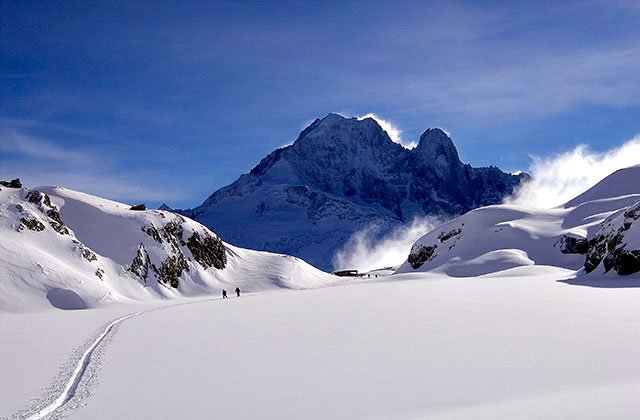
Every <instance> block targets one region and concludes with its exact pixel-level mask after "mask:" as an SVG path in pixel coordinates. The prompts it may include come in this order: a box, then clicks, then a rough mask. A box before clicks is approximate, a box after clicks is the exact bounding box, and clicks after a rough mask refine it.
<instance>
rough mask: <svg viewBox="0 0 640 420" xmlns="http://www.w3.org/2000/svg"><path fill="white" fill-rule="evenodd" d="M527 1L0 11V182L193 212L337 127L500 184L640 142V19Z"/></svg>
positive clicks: (596, 6) (634, 10)
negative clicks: (298, 141) (446, 155)
mask: <svg viewBox="0 0 640 420" xmlns="http://www.w3.org/2000/svg"><path fill="white" fill-rule="evenodd" d="M530 3H531V4H529V2H513V3H511V2H481V4H480V2H423V1H418V2H397V1H391V2H376V1H367V2H364V1H362V2H357V1H356V2H321V1H315V2H284V1H277V2H249V1H245V2H222V1H216V2H93V1H91V2H54V1H51V2H28V1H19V2H11V1H3V2H1V3H0V98H1V101H0V179H9V178H13V177H18V176H19V177H20V178H22V179H23V181H24V182H25V183H26V184H27V185H29V186H35V185H41V184H58V185H65V186H67V187H70V188H74V189H79V190H82V191H86V192H89V193H92V194H96V195H100V196H105V197H108V198H113V199H117V200H120V201H125V202H146V203H147V204H148V205H151V206H156V205H158V204H160V203H161V202H167V203H168V204H170V205H171V206H173V207H177V208H180V207H193V206H195V205H198V204H200V203H201V202H202V201H203V200H204V199H205V198H206V197H207V196H208V195H209V194H210V193H211V192H213V191H214V190H216V189H218V188H220V187H222V186H224V185H227V184H229V183H230V182H232V181H234V180H235V179H236V178H237V177H238V176H239V175H240V174H241V173H244V172H247V171H248V170H250V169H251V168H252V167H253V166H254V165H255V164H257V163H258V162H259V160H260V159H261V158H262V157H264V156H265V155H266V154H268V153H269V152H271V151H272V150H274V149H275V148H277V147H280V146H282V145H284V144H287V143H289V142H291V141H292V140H294V139H295V138H296V137H297V135H298V133H299V131H300V130H301V129H302V128H304V126H305V125H307V124H308V123H309V122H311V121H312V120H313V119H315V118H316V117H322V116H324V115H326V114H327V113H329V112H339V113H341V114H343V115H345V116H361V115H365V114H368V113H374V114H375V115H377V116H379V117H380V118H382V119H384V120H386V121H389V122H390V123H392V124H393V125H394V126H395V127H397V128H398V129H399V130H401V132H402V134H401V136H402V138H403V140H404V141H406V142H410V141H412V140H415V139H417V138H418V137H419V136H420V134H421V133H422V132H423V131H424V130H425V129H426V128H428V127H442V128H444V129H445V130H447V131H448V132H450V133H451V135H452V137H453V139H454V142H455V143H456V145H457V146H458V149H459V152H460V155H461V158H462V159H463V160H464V161H466V162H469V163H471V164H472V165H474V166H486V165H491V164H493V165H497V166H499V167H501V168H502V169H504V170H508V171H514V170H518V169H524V170H527V168H528V167H529V165H530V164H531V157H532V156H547V155H552V154H557V153H562V152H566V151H568V150H571V149H573V148H575V147H576V146H577V145H578V144H587V145H588V146H589V147H590V148H591V149H592V150H593V151H605V150H609V149H614V148H617V147H620V146H621V145H622V144H623V143H624V142H625V141H627V140H629V139H631V138H633V137H634V136H636V135H638V134H639V133H640V118H639V117H640V43H638V40H639V39H640V25H638V24H637V22H639V21H640V3H638V2H624V1H620V2H614V1H606V2H595V1H588V0H587V1H579V2H543V1H540V2H530ZM638 163H640V157H639V161H638Z"/></svg>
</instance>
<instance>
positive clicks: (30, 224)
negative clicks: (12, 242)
mask: <svg viewBox="0 0 640 420" xmlns="http://www.w3.org/2000/svg"><path fill="white" fill-rule="evenodd" d="M23 226H24V227H26V228H27V229H29V230H32V231H34V232H42V231H43V230H44V225H43V224H42V222H40V221H39V220H38V219H27V218H25V217H23V218H21V219H20V226H19V227H18V230H22V229H23Z"/></svg>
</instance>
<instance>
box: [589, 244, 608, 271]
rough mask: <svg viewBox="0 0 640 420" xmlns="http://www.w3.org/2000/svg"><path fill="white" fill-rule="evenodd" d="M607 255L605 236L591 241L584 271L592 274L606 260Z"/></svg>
mask: <svg viewBox="0 0 640 420" xmlns="http://www.w3.org/2000/svg"><path fill="white" fill-rule="evenodd" d="M606 253H607V242H606V238H605V237H604V236H603V235H597V236H595V237H593V238H591V239H590V240H589V251H588V252H587V257H586V259H585V261H584V269H585V270H586V272H587V273H590V272H592V271H593V270H595V269H596V267H597V266H598V265H600V263H601V262H602V260H603V259H604V256H605V254H606Z"/></svg>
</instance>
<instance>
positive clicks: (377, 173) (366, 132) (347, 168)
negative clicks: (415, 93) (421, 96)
mask: <svg viewBox="0 0 640 420" xmlns="http://www.w3.org/2000/svg"><path fill="white" fill-rule="evenodd" d="M527 178H528V176H527V175H526V174H523V175H518V176H515V175H510V174H506V173H503V172H502V171H500V170H499V169H498V168H495V167H489V168H472V167H471V166H470V165H465V164H463V163H462V162H461V161H460V159H459V157H458V152H457V150H456V148H455V146H454V144H453V141H452V140H451V139H450V138H449V136H447V134H446V133H444V132H443V131H442V130H440V129H429V130H427V131H425V133H424V134H423V135H422V136H421V138H420V143H419V144H418V146H417V147H416V148H415V149H413V150H409V149H406V148H404V147H403V146H401V145H399V144H397V143H394V142H393V141H392V140H391V139H390V138H389V136H388V135H387V133H386V132H385V131H384V130H383V129H382V128H381V127H380V126H379V125H378V123H377V122H376V121H375V120H373V119H370V118H367V119H364V120H357V119H355V118H351V119H346V118H343V117H341V116H339V115H335V114H329V115H328V116H327V117H325V118H324V119H317V120H316V121H314V122H313V123H312V124H311V125H310V126H309V127H308V128H306V129H305V130H304V131H302V132H301V133H300V136H299V137H298V139H297V140H296V141H295V142H294V143H293V144H292V145H291V146H287V147H284V148H281V149H278V150H276V151H274V152H273V153H271V154H270V155H269V156H267V157H265V158H264V159H263V160H262V161H261V162H260V163H259V164H258V165H257V166H256V167H255V168H253V169H252V170H251V172H250V173H249V174H245V175H242V176H241V177H240V178H239V179H238V180H237V181H236V182H234V183H233V184H231V185H229V186H227V187H224V188H222V189H220V190H218V191H216V192H215V193H213V194H212V195H211V196H210V197H209V198H208V199H207V200H206V201H205V202H204V203H203V204H202V205H201V206H199V207H197V208H195V209H193V210H186V211H183V213H184V214H186V215H188V216H189V217H192V218H195V219H196V220H198V221H199V222H201V223H203V224H205V225H206V226H208V227H209V228H211V229H213V230H215V231H216V232H217V233H218V234H219V235H221V237H222V238H223V239H225V240H226V241H228V242H231V243H235V244H236V245H240V246H244V247H249V248H253V249H259V250H267V251H273V252H283V253H288V254H292V255H296V256H299V257H301V258H303V259H305V260H307V261H309V262H311V263H312V264H314V265H316V266H318V267H320V268H324V269H327V270H328V269H330V268H331V257H332V256H333V255H334V254H335V252H336V251H337V250H338V249H339V248H340V247H342V246H343V245H344V243H345V242H346V240H347V239H348V238H349V237H350V236H351V235H352V234H353V233H355V232H356V231H358V230H360V229H362V228H364V227H367V226H370V225H372V224H375V225H378V226H380V227H381V229H380V232H381V234H384V233H385V231H388V230H390V229H393V228H394V227H397V226H399V225H402V224H404V223H407V222H409V221H411V220H412V219H413V218H415V217H420V216H425V215H440V216H445V217H447V216H455V215H459V214H461V213H464V212H467V211H469V210H471V209H473V208H476V207H479V206H483V205H489V204H496V203H499V202H501V201H502V199H503V197H504V196H505V195H508V194H510V193H511V192H513V189H514V188H515V187H516V186H517V185H519V184H520V182H521V181H523V180H524V179H527ZM335 268H345V267H335Z"/></svg>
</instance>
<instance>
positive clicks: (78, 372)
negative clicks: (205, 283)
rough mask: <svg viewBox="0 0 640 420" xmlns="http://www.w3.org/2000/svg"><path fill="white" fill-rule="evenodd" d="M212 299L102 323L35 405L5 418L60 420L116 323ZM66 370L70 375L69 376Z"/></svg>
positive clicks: (199, 301) (112, 333) (151, 310)
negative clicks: (93, 336) (58, 419)
mask: <svg viewBox="0 0 640 420" xmlns="http://www.w3.org/2000/svg"><path fill="white" fill-rule="evenodd" d="M216 299H218V298H210V299H204V300H197V301H193V302H182V303H177V304H174V305H168V306H164V307H160V308H153V309H149V310H146V311H139V312H133V313H130V314H127V315H123V316H121V317H119V318H117V319H115V320H113V321H110V322H109V323H108V324H106V326H104V327H102V328H101V329H99V330H98V333H97V338H95V339H94V340H91V341H90V342H89V344H87V345H85V346H82V347H81V348H80V349H77V350H76V351H74V352H73V353H72V354H71V356H70V360H69V361H68V362H67V363H66V364H65V365H63V366H62V367H61V368H60V374H59V376H58V377H57V378H54V380H53V381H52V383H51V384H50V385H49V387H48V388H47V389H46V390H45V391H44V395H43V396H42V397H41V398H40V399H39V400H38V402H37V403H35V404H33V405H32V406H31V407H28V408H26V409H23V410H21V412H19V413H16V414H14V415H12V416H9V417H8V419H11V420H13V419H15V420H18V419H20V420H22V419H26V420H40V419H43V418H46V417H47V416H51V417H50V418H52V419H53V418H60V417H59V416H58V415H57V414H60V413H61V412H62V411H63V410H65V409H66V408H68V407H67V405H68V403H69V402H70V401H71V400H72V399H73V398H74V397H75V396H77V395H78V393H77V391H78V388H79V386H80V383H81V382H82V380H83V379H86V380H87V384H85V387H87V386H89V387H90V385H91V383H90V382H91V381H92V380H93V379H95V378H94V377H93V376H94V375H93V373H95V372H91V374H89V375H87V373H88V370H89V368H90V367H92V366H93V367H95V368H97V366H96V363H93V364H92V363H91V361H92V356H93V355H94V354H95V353H96V351H98V350H99V349H100V344H103V343H106V342H107V341H108V340H109V339H111V338H112V337H113V335H114V333H115V332H116V329H117V327H119V326H120V324H122V323H123V322H124V321H127V320H129V319H131V318H135V317H138V316H140V315H144V314H147V313H150V312H155V311H160V310H165V309H169V308H174V307H176V306H182V305H189V304H194V303H202V302H206V301H210V300H216ZM78 354H80V356H79V357H78V356H77V355H78ZM96 356H97V354H96ZM70 371H71V375H70V376H69V372H70ZM60 376H61V377H60ZM88 396H90V393H89V392H84V393H82V395H78V397H79V398H80V400H82V399H85V398H86V397H88ZM78 402H79V401H78ZM79 406H80V404H78V403H76V404H74V406H73V407H71V409H73V408H77V407H79Z"/></svg>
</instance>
